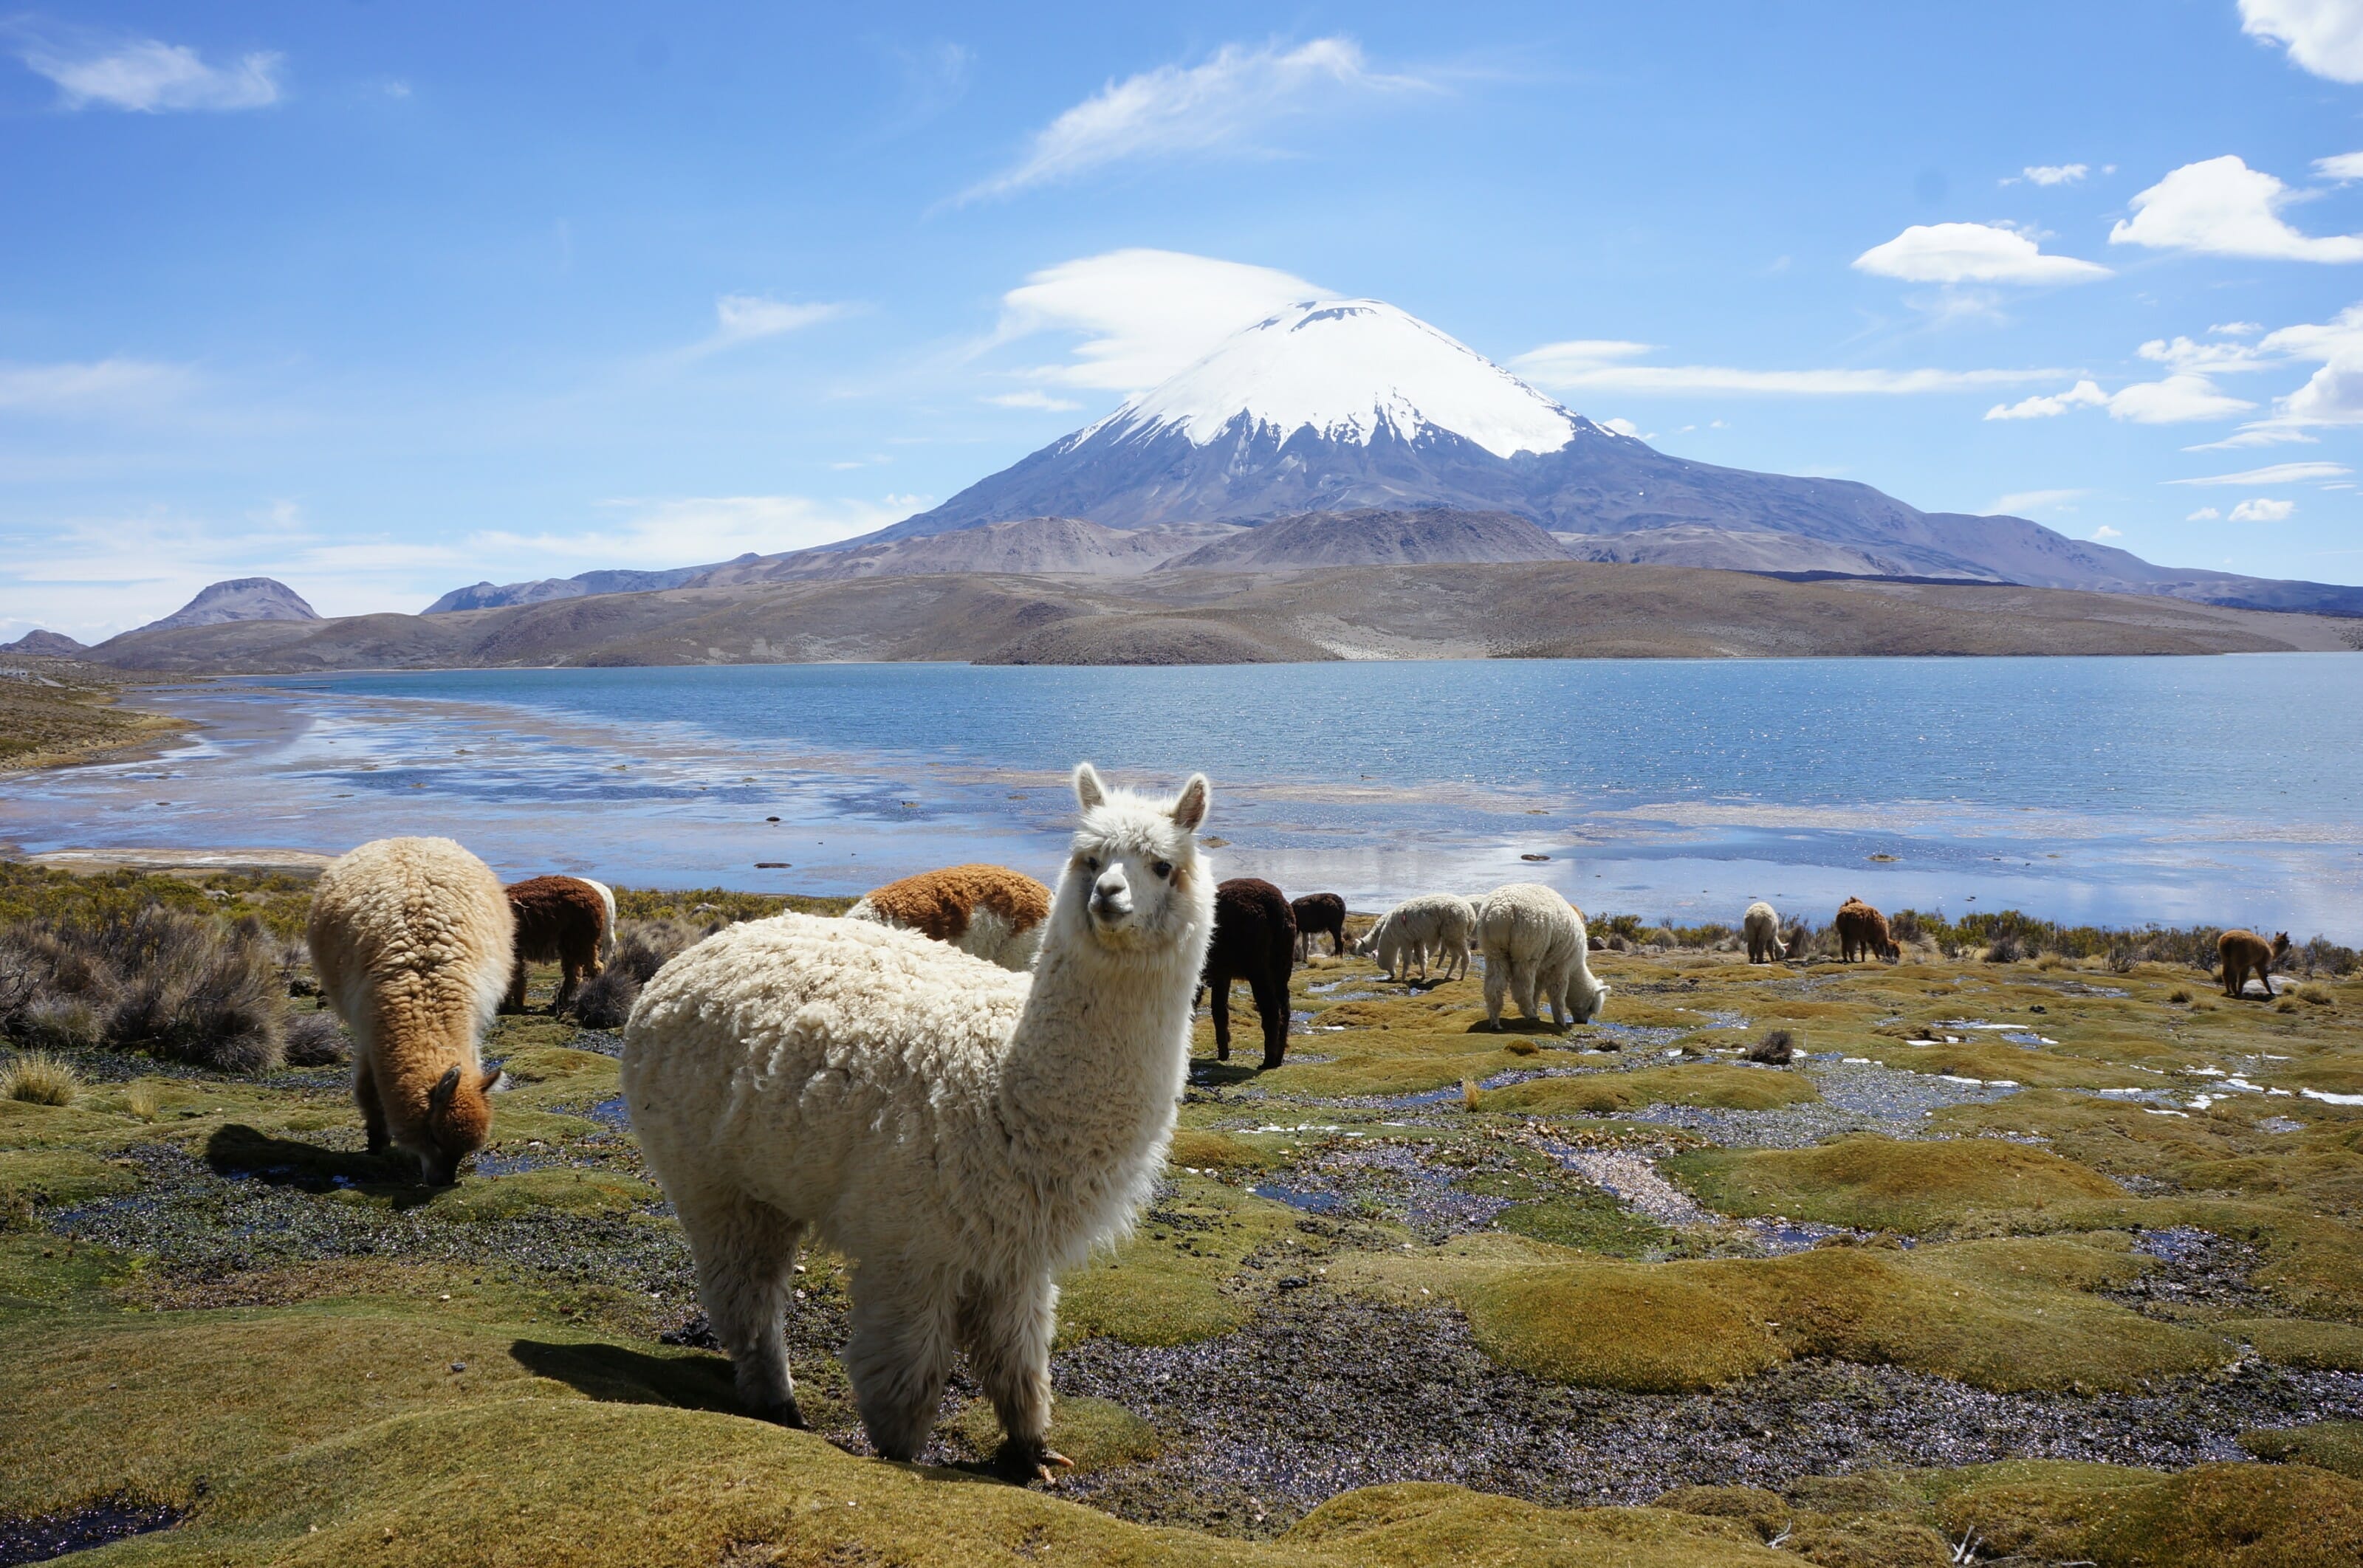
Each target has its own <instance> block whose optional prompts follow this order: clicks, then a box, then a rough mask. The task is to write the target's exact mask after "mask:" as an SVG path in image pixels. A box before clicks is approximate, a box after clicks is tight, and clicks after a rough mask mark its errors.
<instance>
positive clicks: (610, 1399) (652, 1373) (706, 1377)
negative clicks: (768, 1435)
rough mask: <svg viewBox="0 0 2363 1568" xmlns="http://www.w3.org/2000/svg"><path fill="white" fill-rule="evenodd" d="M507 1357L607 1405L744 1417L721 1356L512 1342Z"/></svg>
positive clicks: (598, 1345)
mask: <svg viewBox="0 0 2363 1568" xmlns="http://www.w3.org/2000/svg"><path fill="white" fill-rule="evenodd" d="M509 1354H510V1355H511V1356H512V1357H513V1358H515V1359H516V1364H518V1365H519V1366H522V1367H524V1368H525V1369H526V1370H527V1372H530V1373H533V1374H534V1375H537V1376H540V1377H548V1378H552V1379H554V1380H556V1381H558V1382H560V1383H563V1384H565V1385H566V1386H568V1387H570V1388H571V1389H573V1390H574V1391H575V1392H576V1393H578V1394H581V1395H582V1396H583V1397H586V1398H591V1399H597V1400H601V1401H603V1402H605V1403H606V1404H610V1405H671V1406H673V1407H675V1408H680V1409H684V1410H710V1411H712V1412H714V1413H715V1414H716V1415H723V1416H743V1415H745V1414H746V1413H747V1412H746V1411H745V1409H743V1408H741V1407H740V1406H739V1403H738V1397H737V1395H736V1393H735V1392H734V1391H733V1389H732V1386H731V1382H730V1361H729V1358H728V1357H727V1356H721V1355H715V1354H712V1353H697V1352H691V1353H687V1354H675V1355H651V1354H649V1353H648V1352H646V1351H636V1350H626V1349H625V1348H624V1347H623V1346H621V1345H611V1344H607V1343H605V1342H601V1341H597V1340H582V1341H576V1342H571V1343H569V1342H558V1341H552V1340H518V1341H516V1342H515V1343H513V1344H511V1345H510V1346H509Z"/></svg>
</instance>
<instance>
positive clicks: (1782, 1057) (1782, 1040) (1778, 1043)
mask: <svg viewBox="0 0 2363 1568" xmlns="http://www.w3.org/2000/svg"><path fill="white" fill-rule="evenodd" d="M1797 1050H1798V1047H1797V1040H1796V1036H1794V1035H1792V1034H1791V1033H1790V1032H1788V1031H1787V1030H1785V1029H1776V1030H1774V1031H1772V1032H1771V1033H1769V1034H1767V1035H1766V1036H1765V1037H1764V1038H1763V1039H1762V1040H1760V1041H1758V1042H1757V1043H1755V1044H1754V1045H1751V1046H1749V1047H1748V1048H1747V1051H1746V1052H1745V1053H1743V1055H1745V1057H1746V1059H1747V1060H1748V1061H1750V1062H1762V1063H1764V1064H1766V1065H1767V1066H1774V1067H1785V1066H1788V1065H1789V1064H1790V1063H1792V1062H1793V1061H1795V1060H1796V1059H1797Z"/></svg>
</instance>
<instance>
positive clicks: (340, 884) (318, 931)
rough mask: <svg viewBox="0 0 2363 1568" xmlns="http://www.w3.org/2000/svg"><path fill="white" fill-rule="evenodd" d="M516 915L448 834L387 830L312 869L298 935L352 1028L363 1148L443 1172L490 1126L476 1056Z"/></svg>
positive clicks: (497, 995)
mask: <svg viewBox="0 0 2363 1568" xmlns="http://www.w3.org/2000/svg"><path fill="white" fill-rule="evenodd" d="M515 926H516V920H515V917H514V916H512V915H511V914H510V913H509V901H508V900H506V899H505V898H503V897H502V896H501V885H500V882H499V881H498V879H496V878H494V876H493V873H492V871H491V870H490V868H488V867H486V866H485V865H484V863H483V861H481V860H479V859H477V858H476V857H475V856H472V855H471V854H469V853H468V852H467V851H466V850H464V849H462V848H460V846H459V845H456V844H454V843H452V842H451V841H450V840H449V839H448V838H382V839H379V840H377V841H376V842H375V843H373V844H365V845H361V847H360V848H359V849H356V850H354V851H353V852H352V853H351V854H349V855H347V856H343V857H342V858H340V859H338V861H336V862H335V863H334V864H333V865H331V866H330V867H328V868H327V870H325V871H323V872H321V873H320V880H319V881H318V883H317V884H316V885H315V887H314V889H313V892H312V918H311V924H310V929H309V931H308V933H307V935H308V937H309V939H310V945H311V949H312V972H313V973H314V974H315V975H316V976H318V977H319V980H320V994H321V996H322V997H323V998H324V999H326V1000H327V1004H328V1006H329V1008H330V1009H331V1010H333V1011H334V1012H335V1013H336V1015H337V1016H338V1018H340V1019H342V1020H343V1021H344V1024H345V1027H346V1029H348V1030H349V1031H350V1032H351V1033H352V1037H353V1098H354V1099H356V1100H357V1101H359V1102H360V1104H361V1121H362V1123H363V1125H364V1126H365V1127H366V1128H367V1129H368V1132H369V1148H370V1153H372V1154H383V1153H384V1152H385V1151H386V1149H387V1147H388V1146H389V1145H391V1146H392V1147H394V1148H397V1149H400V1150H402V1151H403V1152H404V1153H405V1154H409V1155H411V1156H412V1157H413V1158H415V1159H416V1160H417V1162H418V1166H419V1174H420V1176H422V1177H423V1178H424V1179H426V1180H427V1181H429V1182H433V1183H435V1184H436V1185H437V1186H438V1187H439V1186H445V1185H448V1184H449V1183H450V1182H451V1181H452V1180H453V1179H454V1178H455V1177H456V1176H458V1175H459V1170H460V1161H461V1160H463V1159H465V1158H467V1157H468V1156H469V1155H470V1154H473V1153H475V1152H476V1151H477V1150H478V1149H481V1148H483V1146H484V1143H485V1141H486V1139H488V1138H489V1137H490V1136H491V1134H492V1126H493V1107H492V1102H491V1101H490V1100H489V1099H486V1098H485V1096H486V1094H487V1093H488V1092H489V1091H490V1090H491V1088H492V1087H493V1085H494V1083H495V1082H497V1081H498V1080H499V1078H500V1076H501V1070H500V1068H498V1067H487V1066H483V1063H482V1061H481V1059H480V1058H479V1057H478V1055H477V1043H478V1042H479V1041H480V1040H481V1039H482V1038H483V1032H484V1026H485V1025H486V1024H488V1023H490V1022H491V1021H492V1018H493V1009H494V1006H495V1005H496V1004H497V1003H498V1002H499V1001H500V999H501V984H502V982H503V980H505V978H506V977H507V976H508V972H509V962H510V954H511V952H512V950H513V946H514V944H515V941H516V931H515Z"/></svg>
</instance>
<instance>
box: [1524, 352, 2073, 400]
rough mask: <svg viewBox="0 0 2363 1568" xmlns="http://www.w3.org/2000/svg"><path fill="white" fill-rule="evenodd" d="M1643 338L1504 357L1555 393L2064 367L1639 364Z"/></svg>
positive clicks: (1896, 380)
mask: <svg viewBox="0 0 2363 1568" xmlns="http://www.w3.org/2000/svg"><path fill="white" fill-rule="evenodd" d="M1647 352H1649V346H1648V345H1647V344H1643V343H1626V342H1623V341H1618V340H1613V339H1601V338H1578V339H1573V340H1570V341H1569V342H1564V343H1546V344H1544V345H1543V346H1542V347H1541V348H1532V349H1529V350H1527V351H1526V352H1525V353H1524V354H1521V355H1519V356H1518V357H1517V358H1515V359H1512V360H1511V361H1510V368H1511V369H1512V370H1515V371H1516V372H1517V373H1518V374H1519V375H1521V376H1523V377H1525V379H1526V380H1527V381H1532V382H1533V383H1534V384H1535V385H1537V386H1538V387H1548V388H1549V389H1551V390H1553V391H1555V392H1634V393H1642V394H1648V393H1661V394H1679V393H1692V392H1736V393H1742V394H1746V395H1751V396H1774V397H1783V396H1787V397H1866V396H1910V395H1913V394H1915V393H1922V392H1963V391H1969V390H1974V389H1976V388H1980V387H1997V386H2014V385H2018V384H2021V383H2024V382H2026V381H2045V380H2048V379H2051V378H2053V377H2057V376H2059V375H2062V374H2064V373H2065V372H2064V371H2060V370H1738V369H1735V368H1733V367H1730V366H1725V365H1641V364H1634V363H1631V362H1630V361H1632V360H1633V359H1636V358H1637V357H1638V356H1639V355H1641V354H1644V353H1647Z"/></svg>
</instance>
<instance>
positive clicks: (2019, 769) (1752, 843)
mask: <svg viewBox="0 0 2363 1568" xmlns="http://www.w3.org/2000/svg"><path fill="white" fill-rule="evenodd" d="M141 701H150V702H152V703H154V704H155V705H159V706H166V707H171V708H172V709H175V710H176V711H180V712H185V713H187V714H189V715H190V716H192V717H194V718H197V719H199V720H200V721H201V722H203V723H206V724H207V725H208V726H209V727H208V728H207V729H206V730H205V731H204V732H203V733H202V734H200V735H199V737H198V739H197V742H196V744H194V745H190V746H186V747H183V748H181V749H177V750H174V751H172V752H171V753H170V754H168V755H167V756H165V757H164V758H163V759H161V761H153V762H146V763H126V764H116V765H111V766H107V767H90V768H81V769H74V770H69V771H64V772H56V773H48V774H42V775H38V776H34V777H31V778H18V779H13V780H9V781H6V783H5V784H0V840H6V841H8V842H12V843H13V844H15V845H17V846H18V847H19V848H21V849H23V850H26V851H42V850H57V849H73V848H83V849H108V848H136V847H141V846H147V847H154V848H172V849H206V848H224V847H241V848H293V849H303V850H308V851H314V852H319V853H330V852H335V851H338V850H341V849H343V848H346V847H349V845H352V844H353V843H355V842H358V841H360V840H361V839H364V838H368V837H372V836H377V835H380V834H389V833H414V832H434V833H449V834H454V835H455V836H458V837H460V838H461V839H462V840H464V841H465V842H467V843H469V844H470V845H471V846H474V847H476V848H478V849H479V850H480V851H481V852H482V853H483V854H484V855H485V856H486V857H487V858H488V859H490V860H492V861H493V862H494V865H495V866H496V867H498V868H499V869H500V870H502V871H503V872H504V873H505V874H517V873H524V872H527V871H538V870H553V869H556V870H575V871H582V872H586V873H590V874H595V875H601V876H604V877H605V878H608V879H609V880H615V881H622V882H627V883H632V884H642V885H645V884H652V883H653V884H660V885H671V886H693V885H708V884H719V885H725V886H733V887H744V888H755V889H766V890H779V891H804V892H829V893H851V892H859V891H861V890H863V889H867V888H869V887H871V886H875V885H876V884H877V883H878V882H880V881H882V880H885V879H887V878H890V877H893V876H897V875H902V874H904V873H906V872H909V871H913V870H917V869H921V868H923V867H928V866H937V865H943V864H947V863H950V862H954V861H958V860H963V859H973V858H982V859H993V860H1002V861H1006V862H1008V863H1011V864H1014V865H1016V866H1019V867H1023V868H1026V869H1029V870H1031V871H1034V872H1035V873H1036V874H1037V875H1047V874H1048V872H1049V871H1050V870H1051V869H1053V868H1054V867H1055V866H1056V864H1057V862H1058V858H1059V854H1060V852H1061V849H1062V845H1063V839H1064V834H1065V831H1066V828H1067V826H1068V822H1069V818H1070V814H1071V801H1070V798H1069V797H1068V795H1067V793H1066V790H1065V787H1064V782H1063V780H1064V776H1065V773H1066V771H1067V769H1068V768H1069V767H1071V765H1072V764H1073V762H1074V761H1075V760H1076V759H1078V758H1079V757H1090V758H1093V760H1094V761H1096V762H1097V763H1098V764H1100V766H1101V767H1103V768H1104V770H1105V771H1107V772H1108V773H1109V774H1110V775H1111V776H1112V777H1114V778H1119V779H1124V780H1138V781H1143V782H1155V783H1162V784H1169V785H1170V783H1172V782H1175V781H1177V780H1178V778H1180V777H1181V776H1182V774H1183V773H1185V772H1186V771H1188V770H1189V769H1191V768H1193V767H1204V769H1205V770H1206V771H1208V772H1209V773H1210V774H1211V775H1213V777H1214V778H1215V786H1216V794H1215V814H1214V818H1213V820H1212V822H1211V823H1210V825H1209V831H1210V832H1211V833H1213V834H1216V835H1219V836H1221V837H1223V838H1226V839H1227V840H1229V841H1230V846H1229V847H1228V848H1226V849H1225V850H1223V851H1222V852H1221V854H1220V856H1219V857H1218V865H1219V867H1220V868H1221V870H1222V872H1223V873H1224V874H1225V875H1236V874H1253V875H1259V876H1265V877H1269V878H1271V879H1273V880H1275V881H1278V882H1279V883H1281V885H1282V886H1283V887H1285V888H1288V889H1291V890H1292V891H1296V890H1304V889H1314V888H1324V889H1335V890H1337V891H1339V892H1342V893H1344V894H1345V895H1346V896H1347V898H1348V900H1349V901H1350V902H1351V903H1352V904H1353V905H1354V906H1355V907H1357V908H1365V909H1367V908H1370V907H1373V906H1377V905H1381V904H1383V903H1384V902H1386V901H1389V900H1392V899H1394V898H1397V897H1400V896H1403V895H1405V894H1409V893H1413V892H1418V891H1425V890H1429V889H1436V888H1456V889H1462V890H1465V891H1480V890H1482V889H1485V888H1488V887H1492V886H1494V885H1496V884H1499V883H1501V882H1504V881H1511V880H1532V879H1541V880H1546V881H1549V882H1551V883H1552V884H1553V885H1555V886H1558V887H1559V888H1560V889H1562V890H1563V891H1565V892H1567V893H1568V894H1569V895H1570V897H1572V898H1573V899H1574V900H1576V901H1577V902H1578V903H1579V904H1580V905H1581V906H1583V907H1584V908H1586V909H1587V910H1590V911H1594V912H1599V911H1626V912H1635V913H1639V914H1642V915H1644V916H1645V917H1647V918H1649V919H1652V920H1655V919H1658V918H1660V917H1666V916H1670V917H1673V918H1675V919H1677V920H1681V921H1686V922H1688V921H1699V920H1704V919H1720V920H1724V921H1725V922H1729V921H1732V920H1734V919H1735V918H1736V914H1737V911H1738V910H1739V909H1740V908H1741V907H1742V906H1743V905H1744V904H1745V903H1746V902H1747V900H1749V899H1752V898H1757V897H1765V898H1769V899H1771V900H1773V901H1774V902H1775V903H1776V904H1780V905H1781V906H1783V907H1784V908H1791V909H1794V910H1797V911H1804V912H1809V913H1812V914H1813V915H1814V917H1815V918H1816V919H1823V920H1825V919H1826V918H1827V912H1826V911H1828V909H1830V908H1832V907H1834V906H1835V904H1836V902H1837V900H1840V899H1842V898H1844V897H1845V896H1847V894H1850V893H1858V894H1860V895H1861V896H1862V897H1864V898H1867V899H1869V900H1871V901H1872V902H1874V903H1877V904H1879V905H1880V906H1881V907H1883V908H1887V909H1890V910H1892V909H1896V908H1901V907H1904V906H1912V907H1916V908H1920V909H1923V910H1936V909H1941V910H1944V911H1947V912H1950V913H1953V914H1960V913H1964V912H1968V911H1974V910H1977V909H1996V908H2002V907H2016V908H2020V909H2024V910H2026V911H2030V912H2034V913H2039V914H2043V915H2047V916H2050V917H2053V918H2059V919H2072V920H2078V921H2091V922H2102V923H2113V924H2124V923H2134V922H2144V921H2151V920H2156V921H2162V922H2200V921H2213V922H2225V923H2235V922H2245V923H2256V922H2264V923H2266V924H2267V925H2268V926H2269V928H2271V929H2281V928H2288V929H2290V930H2291V931H2293V932H2295V933H2299V934H2301V935H2304V934H2310V933H2313V932H2315V931H2320V932H2324V933H2328V934H2330V935H2332V936H2334V937H2338V938H2341V939H2344V940H2346V941H2354V940H2356V939H2357V938H2358V937H2363V897H2358V895H2363V778H2358V776H2357V771H2356V770H2355V769H2354V767H2352V759H2353V757H2355V756H2357V755H2363V658H2357V657H2352V656H2347V655H2336V654H2322V655H2269V656H2248V657H2235V658H2192V659H2166V658H2156V659H1927V660H1911V659H1903V660H1887V659H1860V660H1844V659H1826V660H1702V661H1695V662H1687V661H1654V660H1634V661H1603V660H1587V661H1563V662H1562V661H1513V660H1497V661H1487V662H1465V663H1426V664H1419V663H1369V664H1337V665H1286V666H1252V667H1224V668H1151V669H1101V668H1087V669H1079V668H972V667H968V666H958V665H784V666H758V667H729V668H687V669H570V670H468V671H448V672H433V673H423V674H382V675H344V676H336V677H326V678H309V677H304V678H296V677H289V678H274V679H268V680H251V681H241V682H233V683H221V684H214V685H207V686H202V687H188V688H181V689H175V690H167V691H163V692H158V693H150V694H143V696H142V698H141ZM770 817H777V818H779V819H780V820H779V821H778V822H776V823H771V822H768V821H766V819H767V818H770ZM1534 854H1540V855H1548V856H1550V858H1549V859H1548V861H1545V862H1531V861H1526V860H1524V859H1522V858H1521V856H1525V855H1534ZM759 863H761V864H763V865H765V866H766V867H770V868H765V869H758V866H759Z"/></svg>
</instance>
